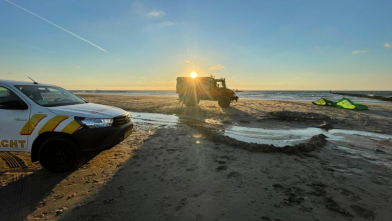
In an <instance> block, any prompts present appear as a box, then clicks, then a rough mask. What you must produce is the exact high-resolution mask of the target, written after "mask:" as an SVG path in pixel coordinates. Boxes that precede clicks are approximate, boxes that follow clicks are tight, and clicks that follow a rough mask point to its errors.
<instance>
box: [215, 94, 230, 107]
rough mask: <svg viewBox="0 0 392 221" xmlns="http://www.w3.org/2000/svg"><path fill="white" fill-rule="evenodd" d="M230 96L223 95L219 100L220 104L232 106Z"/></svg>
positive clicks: (221, 105)
mask: <svg viewBox="0 0 392 221" xmlns="http://www.w3.org/2000/svg"><path fill="white" fill-rule="evenodd" d="M230 102H231V100H230V98H228V97H222V98H220V99H219V100H218V104H219V106H220V107H222V108H225V107H229V106H230Z"/></svg>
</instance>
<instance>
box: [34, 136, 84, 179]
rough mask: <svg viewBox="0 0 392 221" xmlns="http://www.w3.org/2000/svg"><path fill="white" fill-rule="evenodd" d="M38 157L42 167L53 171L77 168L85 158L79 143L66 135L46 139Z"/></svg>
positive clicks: (61, 171)
mask: <svg viewBox="0 0 392 221" xmlns="http://www.w3.org/2000/svg"><path fill="white" fill-rule="evenodd" d="M38 159H39V162H40V163H41V165H42V167H43V168H45V169H46V170H47V171H49V172H52V173H63V172H67V171H71V170H74V169H77V168H79V167H80V166H81V165H82V164H83V163H84V160H85V158H84V156H83V155H82V153H81V152H80V150H79V149H78V147H77V144H76V143H75V142H73V141H72V140H70V139H69V138H67V137H64V136H54V137H51V138H49V139H48V140H46V141H45V142H44V143H43V144H42V145H41V147H40V149H39V152H38Z"/></svg>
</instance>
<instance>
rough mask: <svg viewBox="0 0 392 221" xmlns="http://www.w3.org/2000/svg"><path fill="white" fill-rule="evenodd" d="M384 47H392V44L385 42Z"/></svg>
mask: <svg viewBox="0 0 392 221" xmlns="http://www.w3.org/2000/svg"><path fill="white" fill-rule="evenodd" d="M384 47H386V48H391V47H392V45H391V44H389V43H385V44H384Z"/></svg>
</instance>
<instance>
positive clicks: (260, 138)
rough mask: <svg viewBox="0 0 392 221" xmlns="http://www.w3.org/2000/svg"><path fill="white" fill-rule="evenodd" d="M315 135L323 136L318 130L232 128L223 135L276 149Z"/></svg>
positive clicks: (322, 131)
mask: <svg viewBox="0 0 392 221" xmlns="http://www.w3.org/2000/svg"><path fill="white" fill-rule="evenodd" d="M317 134H325V135H327V134H326V133H325V131H324V130H322V129H320V128H306V129H262V128H249V127H239V126H232V127H229V128H227V129H225V131H224V135H226V136H228V137H231V138H234V139H236V140H239V141H243V142H247V143H258V144H273V145H275V146H277V147H284V146H286V145H295V144H299V143H302V142H304V141H306V140H308V139H310V138H311V137H312V136H314V135H317ZM328 137H329V139H334V140H340V139H343V137H340V136H334V135H332V136H331V135H328Z"/></svg>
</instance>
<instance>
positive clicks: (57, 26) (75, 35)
mask: <svg viewBox="0 0 392 221" xmlns="http://www.w3.org/2000/svg"><path fill="white" fill-rule="evenodd" d="M5 1H6V2H8V3H10V4H12V5H14V6H15V7H18V8H20V9H22V10H23V11H25V12H27V13H29V14H32V15H34V16H35V17H37V18H39V19H41V20H44V21H46V22H47V23H49V24H51V25H53V26H55V27H56V28H58V29H61V30H63V31H65V32H67V33H68V34H70V35H72V36H74V37H76V38H79V39H80V40H82V41H84V42H87V43H89V44H90V45H92V46H94V47H96V48H98V49H99V50H101V51H104V52H106V53H108V52H107V51H106V50H105V49H103V48H101V47H99V46H98V45H96V44H94V43H92V42H91V41H88V40H86V39H84V38H82V37H80V36H79V35H77V34H74V33H72V32H71V31H68V30H67V29H65V28H63V27H61V26H59V25H56V24H55V23H53V22H51V21H49V20H46V19H45V18H43V17H41V16H39V15H36V14H34V13H32V12H31V11H29V10H27V9H25V8H22V7H21V6H19V5H17V4H15V3H12V2H10V1H8V0H5Z"/></svg>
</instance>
